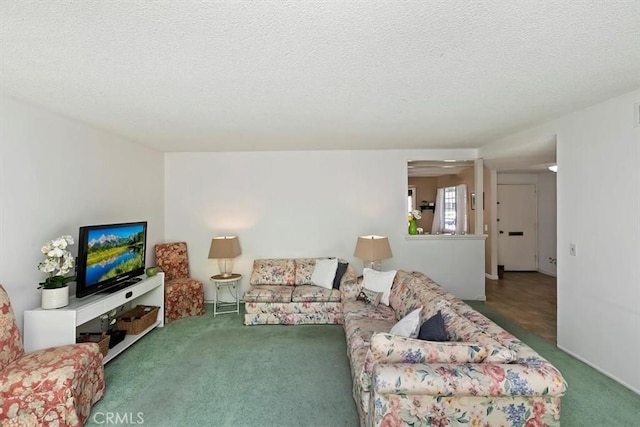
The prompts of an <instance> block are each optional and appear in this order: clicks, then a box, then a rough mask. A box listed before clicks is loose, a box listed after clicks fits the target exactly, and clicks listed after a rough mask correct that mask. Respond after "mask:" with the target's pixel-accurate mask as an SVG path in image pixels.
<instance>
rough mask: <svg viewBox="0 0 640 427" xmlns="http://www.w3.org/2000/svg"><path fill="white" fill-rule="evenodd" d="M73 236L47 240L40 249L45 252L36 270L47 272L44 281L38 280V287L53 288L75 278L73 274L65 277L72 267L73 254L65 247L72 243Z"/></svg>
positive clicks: (64, 284) (62, 285) (60, 286)
mask: <svg viewBox="0 0 640 427" xmlns="http://www.w3.org/2000/svg"><path fill="white" fill-rule="evenodd" d="M73 243H74V242H73V237H71V236H60V237H58V238H57V239H54V240H50V241H48V242H47V243H46V244H45V245H44V246H43V247H42V249H41V252H42V253H43V254H45V259H44V261H42V262H41V263H39V264H38V270H40V271H42V272H43V273H47V274H48V275H49V277H47V278H46V279H45V280H44V282H40V284H39V285H38V288H44V289H55V288H62V287H64V286H66V285H67V283H69V282H73V281H74V280H76V277H75V276H68V277H65V276H66V274H67V273H69V272H70V271H71V270H72V269H73V265H74V262H73V256H72V255H71V252H70V251H69V250H68V249H67V247H68V246H69V245H73Z"/></svg>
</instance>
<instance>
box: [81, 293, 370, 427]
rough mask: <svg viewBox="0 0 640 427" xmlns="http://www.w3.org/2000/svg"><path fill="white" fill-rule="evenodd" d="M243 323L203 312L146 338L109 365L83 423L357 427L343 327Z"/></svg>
mask: <svg viewBox="0 0 640 427" xmlns="http://www.w3.org/2000/svg"><path fill="white" fill-rule="evenodd" d="M242 319H243V316H241V315H232V314H225V315H221V316H217V317H216V318H215V319H214V318H213V315H212V312H211V306H210V305H207V313H206V314H205V315H204V316H200V317H194V318H189V319H182V320H179V321H177V322H173V323H170V324H168V325H167V326H165V327H164V328H161V329H160V328H158V329H156V330H154V331H153V332H151V333H150V334H149V335H147V336H145V337H144V338H143V339H141V340H140V341H138V342H137V343H136V344H135V345H134V346H132V347H130V348H129V349H128V350H127V351H125V352H124V353H122V354H121V355H120V356H118V357H117V358H115V359H114V360H112V361H111V362H109V363H108V364H107V365H106V384H107V389H106V393H105V397H104V398H103V399H102V400H101V401H100V402H98V403H97V404H96V405H95V406H94V408H93V410H92V412H91V417H90V419H89V422H88V423H87V425H101V424H100V423H101V422H102V421H103V420H105V417H106V416H107V415H108V414H109V413H112V414H114V415H111V416H112V417H116V416H117V415H118V414H119V416H120V418H121V419H122V418H123V417H125V418H126V417H129V418H133V419H134V420H136V417H137V414H138V413H142V415H141V417H142V419H143V420H144V425H148V426H162V427H165V426H166V427H168V426H205V425H216V426H275V425H278V426H356V425H358V414H357V410H356V407H355V404H354V402H353V398H352V397H351V375H350V370H349V363H348V360H347V355H346V346H345V340H344V332H343V329H342V326H339V325H323V326H315V325H300V326H251V327H248V326H244V325H243V324H242ZM112 419H115V418H112ZM131 424H133V423H131ZM125 425H126V424H125Z"/></svg>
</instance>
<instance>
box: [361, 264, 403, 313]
mask: <svg viewBox="0 0 640 427" xmlns="http://www.w3.org/2000/svg"><path fill="white" fill-rule="evenodd" d="M362 277H363V279H362V286H363V287H364V288H366V289H369V290H371V291H375V292H382V299H381V300H380V302H381V303H382V304H384V305H389V294H390V293H391V285H393V278H394V277H396V270H391V271H376V270H372V269H371V268H365V269H364V270H363V271H362Z"/></svg>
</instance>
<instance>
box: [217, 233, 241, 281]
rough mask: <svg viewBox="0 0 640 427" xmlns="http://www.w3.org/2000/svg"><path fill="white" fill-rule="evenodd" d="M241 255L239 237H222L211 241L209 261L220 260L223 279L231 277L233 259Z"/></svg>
mask: <svg viewBox="0 0 640 427" xmlns="http://www.w3.org/2000/svg"><path fill="white" fill-rule="evenodd" d="M241 253H242V251H241V250H240V241H239V240H238V236H221V237H214V238H213V239H211V248H209V259H217V260H218V268H220V275H221V276H222V277H231V274H232V271H233V259H234V258H235V257H237V256H238V255H240V254H241Z"/></svg>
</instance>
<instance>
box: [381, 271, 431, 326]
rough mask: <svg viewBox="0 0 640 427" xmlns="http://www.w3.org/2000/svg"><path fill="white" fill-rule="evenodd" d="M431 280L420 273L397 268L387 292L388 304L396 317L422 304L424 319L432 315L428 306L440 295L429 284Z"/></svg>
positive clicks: (400, 317) (398, 317)
mask: <svg viewBox="0 0 640 427" xmlns="http://www.w3.org/2000/svg"><path fill="white" fill-rule="evenodd" d="M431 282H432V281H431V279H429V278H428V277H427V276H425V275H424V274H422V273H419V272H415V271H414V272H407V271H402V270H398V272H397V273H396V276H395V278H394V279H393V286H392V287H391V293H390V294H389V305H390V306H391V307H393V309H394V310H395V312H396V318H397V319H402V318H403V317H404V316H406V315H407V314H409V313H410V312H411V311H413V310H415V309H416V308H418V307H420V306H424V310H423V312H422V317H423V318H424V319H428V318H429V317H431V316H432V314H429V311H430V310H429V306H432V305H434V304H435V302H436V301H437V300H438V299H441V297H440V296H439V295H438V293H437V292H435V291H434V290H433V289H432V288H431V287H430V286H429V285H430V284H431Z"/></svg>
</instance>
